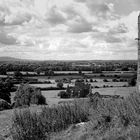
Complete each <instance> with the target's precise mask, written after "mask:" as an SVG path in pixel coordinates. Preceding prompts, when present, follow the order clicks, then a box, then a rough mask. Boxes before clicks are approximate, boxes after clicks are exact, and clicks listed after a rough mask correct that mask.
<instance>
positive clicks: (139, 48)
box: [137, 14, 140, 93]
mask: <svg viewBox="0 0 140 140" xmlns="http://www.w3.org/2000/svg"><path fill="white" fill-rule="evenodd" d="M137 87H138V92H139V93H140V14H139V16H138V70H137Z"/></svg>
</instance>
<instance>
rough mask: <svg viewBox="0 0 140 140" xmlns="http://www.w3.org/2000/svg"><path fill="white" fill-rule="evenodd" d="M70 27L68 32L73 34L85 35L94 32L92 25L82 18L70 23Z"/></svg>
mask: <svg viewBox="0 0 140 140" xmlns="http://www.w3.org/2000/svg"><path fill="white" fill-rule="evenodd" d="M68 26H69V28H68V31H69V32H72V33H83V32H91V31H92V24H91V23H89V22H87V21H86V20H85V19H83V18H81V17H77V18H76V19H75V20H73V21H72V22H70V23H69V24H68Z"/></svg>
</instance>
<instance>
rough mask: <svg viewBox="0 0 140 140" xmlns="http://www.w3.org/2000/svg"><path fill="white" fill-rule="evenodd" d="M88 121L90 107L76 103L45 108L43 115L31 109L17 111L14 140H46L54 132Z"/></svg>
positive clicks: (14, 121) (14, 117)
mask: <svg viewBox="0 0 140 140" xmlns="http://www.w3.org/2000/svg"><path fill="white" fill-rule="evenodd" d="M84 121H88V106H87V105H86V103H84V102H83V106H81V103H79V102H74V103H71V104H63V105H58V106H54V107H43V108H42V111H41V113H38V114H37V113H36V112H31V111H30V110H29V109H25V110H22V111H16V112H15V113H14V116H13V129H12V130H13V135H12V136H13V139H14V140H44V139H45V138H47V137H48V136H49V134H50V133H52V132H58V131H61V130H63V129H65V128H67V127H68V126H69V125H70V124H75V123H80V122H84Z"/></svg>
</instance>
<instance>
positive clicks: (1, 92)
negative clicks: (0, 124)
mask: <svg viewBox="0 0 140 140" xmlns="http://www.w3.org/2000/svg"><path fill="white" fill-rule="evenodd" d="M9 86H10V85H9V84H8V83H7V82H2V81H0V98H1V99H3V100H5V101H7V102H8V103H11V94H10V90H11V88H12V87H9Z"/></svg>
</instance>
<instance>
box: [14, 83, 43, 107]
mask: <svg viewBox="0 0 140 140" xmlns="http://www.w3.org/2000/svg"><path fill="white" fill-rule="evenodd" d="M14 101H15V107H18V106H24V105H27V106H30V104H37V105H39V104H46V99H45V97H44V96H43V95H42V94H41V91H40V90H39V89H37V88H35V87H32V86H30V85H28V84H21V85H20V86H19V88H18V89H17V91H16V93H15V97H14Z"/></svg>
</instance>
